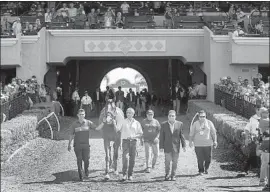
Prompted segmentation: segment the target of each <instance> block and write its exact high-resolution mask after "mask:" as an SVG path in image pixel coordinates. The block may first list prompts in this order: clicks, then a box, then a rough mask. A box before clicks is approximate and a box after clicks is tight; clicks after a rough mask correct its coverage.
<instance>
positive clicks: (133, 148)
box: [68, 107, 217, 181]
mask: <svg viewBox="0 0 270 192" xmlns="http://www.w3.org/2000/svg"><path fill="white" fill-rule="evenodd" d="M134 115H135V110H134V109H133V108H131V107H130V108H128V109H127V110H126V116H127V118H125V119H124V120H123V121H122V122H117V121H116V120H115V119H113V120H112V121H113V123H112V128H113V129H114V130H115V131H116V132H117V133H119V134H120V135H121V146H122V162H123V167H122V174H123V176H122V180H123V181H125V180H127V179H128V180H133V173H134V171H133V169H134V166H135V162H136V153H137V142H140V144H141V145H142V146H143V145H144V147H145V161H146V167H145V172H146V173H150V172H151V170H152V169H155V168H156V163H157V160H158V157H159V152H164V154H165V177H164V179H165V181H168V180H172V181H175V180H176V171H177V165H178V158H179V154H180V149H181V148H182V150H183V151H184V152H185V151H186V146H187V144H186V139H185V136H184V125H183V123H182V122H181V121H178V120H176V116H177V114H176V111H175V110H170V111H169V112H168V120H167V121H165V122H162V123H161V124H160V123H159V121H158V120H157V119H155V118H154V111H153V110H151V109H148V110H147V112H146V118H145V119H144V120H143V121H142V122H139V121H137V120H136V119H135V118H134ZM198 115H199V120H197V121H196V122H195V123H194V124H192V126H191V130H190V135H189V137H190V140H189V146H190V147H193V146H195V152H196V156H197V160H198V172H199V175H202V174H208V170H209V166H210V162H211V154H212V148H213V147H216V146H217V136H216V129H215V127H214V125H213V123H212V122H211V121H210V120H208V119H206V113H205V111H200V112H199V113H198ZM102 124H103V123H102ZM91 129H95V130H101V129H104V126H100V125H99V126H95V125H94V124H93V123H92V122H91V121H89V120H86V119H85V110H84V109H79V111H78V120H76V121H75V122H74V123H73V124H72V125H71V129H70V130H71V134H70V140H69V144H68V150H69V151H70V150H71V143H72V140H73V138H74V151H75V154H76V157H77V165H78V172H79V178H80V180H83V171H82V161H84V171H85V176H86V177H88V174H89V171H88V167H89V158H90V145H89V136H90V132H89V131H90V130H91ZM104 145H105V144H104ZM128 155H129V160H128V159H127V156H128ZM116 161H117V159H116ZM116 172H117V171H116ZM117 173H118V172H117Z"/></svg>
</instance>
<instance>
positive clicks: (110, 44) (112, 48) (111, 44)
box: [108, 41, 116, 51]
mask: <svg viewBox="0 0 270 192" xmlns="http://www.w3.org/2000/svg"><path fill="white" fill-rule="evenodd" d="M108 47H109V49H110V50H111V51H113V50H114V49H115V47H116V45H115V43H114V42H112V41H111V42H110V43H109V44H108Z"/></svg>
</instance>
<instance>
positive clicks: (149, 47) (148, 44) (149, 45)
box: [144, 41, 153, 51]
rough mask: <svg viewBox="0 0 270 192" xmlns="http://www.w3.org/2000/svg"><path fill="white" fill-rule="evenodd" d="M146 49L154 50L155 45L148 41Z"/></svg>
mask: <svg viewBox="0 0 270 192" xmlns="http://www.w3.org/2000/svg"><path fill="white" fill-rule="evenodd" d="M144 46H145V48H146V49H147V50H148V51H149V50H150V49H152V47H153V45H152V43H150V42H149V41H147V43H146V44H145V45H144Z"/></svg>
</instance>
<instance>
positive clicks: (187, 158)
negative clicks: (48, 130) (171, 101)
mask: <svg viewBox="0 0 270 192" xmlns="http://www.w3.org/2000/svg"><path fill="white" fill-rule="evenodd" d="M178 119H179V120H181V121H182V122H183V123H184V125H185V136H186V139H187V138H188V129H189V122H188V121H187V119H186V117H185V116H180V117H179V118H178ZM73 120H74V119H73V118H66V117H65V118H64V120H63V119H62V120H61V133H60V138H61V140H59V141H52V140H48V139H42V138H38V139H35V140H33V141H31V142H30V143H28V144H27V145H26V146H25V147H24V149H22V150H21V151H20V152H18V154H17V155H15V156H14V157H13V159H11V161H10V162H9V163H6V164H4V165H2V167H1V192H17V191H20V192H30V191H33V192H39V191H40V192H45V191H49V192H58V191H59V192H65V191H76V192H77V191H78V192H86V191H87V192H109V191H115V192H122V191H127V192H141V191H147V192H152V191H154V192H158V191H166V192H169V191H170V192H174V191H175V192H178V191H185V192H186V191H190V192H197V191H206V192H208V191H209V192H212V191H213V192H214V191H261V187H258V181H259V179H258V178H257V177H256V175H255V174H254V173H251V174H250V175H248V176H245V177H238V174H239V173H240V172H239V171H241V162H238V161H237V160H235V159H234V152H233V151H229V150H228V149H223V148H222V147H221V146H219V147H218V148H217V149H215V150H214V151H213V160H212V163H211V167H210V170H209V174H208V175H203V176H197V163H196V156H195V152H194V149H192V148H187V151H186V152H183V151H181V152H180V157H179V162H178V170H177V176H176V177H177V180H176V181H175V182H173V181H164V154H163V153H161V154H160V157H159V159H158V162H157V166H156V169H155V170H152V172H151V173H145V172H144V169H145V154H144V147H142V146H139V145H138V149H137V150H138V156H137V157H136V160H135V168H134V180H133V181H125V182H121V181H120V180H119V179H120V178H121V174H119V175H118V176H117V175H114V174H113V173H112V174H111V179H110V180H109V181H104V180H103V179H104V168H105V155H104V149H103V141H102V139H101V138H100V134H99V133H98V132H95V131H93V134H92V138H91V139H90V145H91V155H90V169H89V170H90V174H89V178H88V179H85V181H83V182H81V181H79V179H78V173H77V165H76V156H75V153H74V151H71V152H68V151H67V145H68V129H67V127H68V125H70V123H71V122H72V121H73ZM138 120H140V119H138ZM158 120H159V121H160V122H162V121H164V120H166V119H165V118H158ZM92 121H94V122H95V123H97V119H92ZM121 154H122V151H121V150H120V151H119V155H120V156H119V161H118V163H119V165H118V170H119V172H120V173H121V169H122V161H121Z"/></svg>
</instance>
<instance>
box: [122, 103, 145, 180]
mask: <svg viewBox="0 0 270 192" xmlns="http://www.w3.org/2000/svg"><path fill="white" fill-rule="evenodd" d="M126 114H127V118H126V119H125V120H124V121H123V122H122V124H121V125H120V126H119V127H120V132H121V140H122V150H123V155H122V161H123V169H122V172H123V181H125V180H126V179H127V172H128V180H133V178H132V174H133V168H134V165H135V157H136V151H137V150H136V146H137V139H139V138H141V137H142V135H143V131H142V127H141V124H140V123H139V122H138V121H137V120H135V119H134V118H133V117H134V114H135V111H134V109H133V108H128V109H127V111H126ZM128 155H129V163H128V161H127V156H128ZM128 164H129V167H127V165H128Z"/></svg>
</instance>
